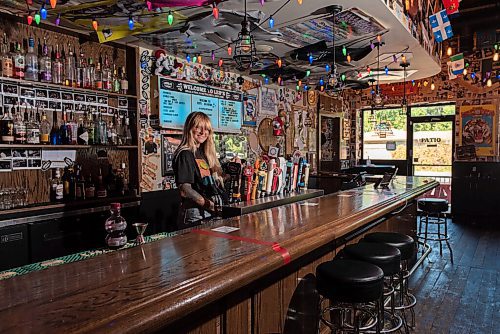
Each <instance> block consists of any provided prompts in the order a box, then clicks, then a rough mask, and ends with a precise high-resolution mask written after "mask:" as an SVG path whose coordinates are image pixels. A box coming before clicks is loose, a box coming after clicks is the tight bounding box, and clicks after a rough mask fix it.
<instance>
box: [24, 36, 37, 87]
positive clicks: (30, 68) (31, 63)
mask: <svg viewBox="0 0 500 334" xmlns="http://www.w3.org/2000/svg"><path fill="white" fill-rule="evenodd" d="M24 78H25V79H26V80H29V81H38V56H37V54H36V53H35V39H34V38H33V37H31V36H30V38H29V40H28V53H26V67H25V75H24Z"/></svg>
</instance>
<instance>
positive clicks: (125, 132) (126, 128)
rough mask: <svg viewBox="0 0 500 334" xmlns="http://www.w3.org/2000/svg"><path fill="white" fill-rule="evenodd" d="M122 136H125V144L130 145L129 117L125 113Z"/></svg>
mask: <svg viewBox="0 0 500 334" xmlns="http://www.w3.org/2000/svg"><path fill="white" fill-rule="evenodd" d="M123 137H124V138H125V145H132V132H130V118H129V115H128V111H127V114H126V115H125V126H124V127H123Z"/></svg>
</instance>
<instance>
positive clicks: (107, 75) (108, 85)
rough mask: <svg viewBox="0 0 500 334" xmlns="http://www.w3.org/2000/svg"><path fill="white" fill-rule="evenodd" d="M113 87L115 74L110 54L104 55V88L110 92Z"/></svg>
mask: <svg viewBox="0 0 500 334" xmlns="http://www.w3.org/2000/svg"><path fill="white" fill-rule="evenodd" d="M112 88H113V74H112V72H111V68H110V67H109V60H108V55H107V54H106V55H105V56H104V66H103V68H102V89H103V90H105V91H107V92H110V91H111V90H112Z"/></svg>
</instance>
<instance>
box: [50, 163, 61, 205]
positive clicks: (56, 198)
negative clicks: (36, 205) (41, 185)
mask: <svg viewBox="0 0 500 334" xmlns="http://www.w3.org/2000/svg"><path fill="white" fill-rule="evenodd" d="M63 199H64V185H63V182H62V180H61V171H60V170H59V168H57V169H56V170H55V171H54V177H53V178H52V179H51V180H50V201H51V202H62V200H63Z"/></svg>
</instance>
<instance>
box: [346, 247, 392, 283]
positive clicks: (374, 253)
mask: <svg viewBox="0 0 500 334" xmlns="http://www.w3.org/2000/svg"><path fill="white" fill-rule="evenodd" d="M344 254H345V255H346V256H347V257H348V258H350V259H355V260H361V261H365V262H368V263H371V264H374V265H376V266H378V267H380V269H382V271H383V272H384V275H385V276H392V275H396V274H397V273H399V270H400V267H399V266H400V262H401V252H400V251H399V249H397V248H396V247H393V246H389V245H386V244H379V243H370V242H361V243H358V244H355V245H348V246H346V247H345V248H344Z"/></svg>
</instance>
